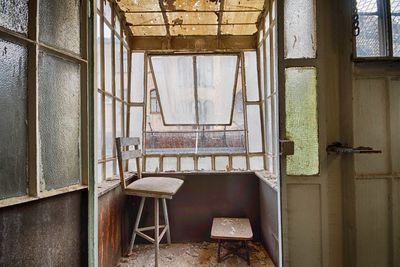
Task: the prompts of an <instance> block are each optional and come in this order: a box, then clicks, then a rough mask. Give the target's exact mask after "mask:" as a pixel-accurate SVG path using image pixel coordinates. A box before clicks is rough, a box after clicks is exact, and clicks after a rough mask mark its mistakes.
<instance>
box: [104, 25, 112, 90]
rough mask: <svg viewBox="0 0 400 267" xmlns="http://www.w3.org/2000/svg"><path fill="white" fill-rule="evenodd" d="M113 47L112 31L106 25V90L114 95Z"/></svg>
mask: <svg viewBox="0 0 400 267" xmlns="http://www.w3.org/2000/svg"><path fill="white" fill-rule="evenodd" d="M111 56H112V46H111V30H110V28H109V27H108V26H107V24H104V79H105V87H106V88H103V89H105V90H106V91H107V92H109V93H112V73H111V72H112V68H111V67H112V58H111Z"/></svg>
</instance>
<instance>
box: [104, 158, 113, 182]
mask: <svg viewBox="0 0 400 267" xmlns="http://www.w3.org/2000/svg"><path fill="white" fill-rule="evenodd" d="M113 175H114V161H108V162H107V163H106V178H111V177H112V176H113Z"/></svg>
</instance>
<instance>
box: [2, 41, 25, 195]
mask: <svg viewBox="0 0 400 267" xmlns="http://www.w3.org/2000/svg"><path fill="white" fill-rule="evenodd" d="M0 62H1V64H0V113H1V116H0V125H1V126H0V140H1V142H0V184H1V186H0V200H1V199H5V198H9V197H17V196H22V195H26V194H27V190H26V182H27V173H26V169H27V168H26V164H27V158H26V153H27V125H26V119H27V110H26V108H27V105H26V100H27V87H26V86H27V49H26V48H25V47H23V46H20V45H18V44H15V43H10V42H7V41H3V40H1V39H0Z"/></svg>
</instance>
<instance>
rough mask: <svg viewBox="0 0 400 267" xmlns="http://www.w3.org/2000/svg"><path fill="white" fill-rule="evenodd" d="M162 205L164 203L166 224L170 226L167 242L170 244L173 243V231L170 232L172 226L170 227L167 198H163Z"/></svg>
mask: <svg viewBox="0 0 400 267" xmlns="http://www.w3.org/2000/svg"><path fill="white" fill-rule="evenodd" d="M162 205H163V212H164V220H165V226H166V227H168V228H167V243H168V245H170V244H171V232H170V228H169V219H168V210H167V200H166V199H165V198H163V199H162Z"/></svg>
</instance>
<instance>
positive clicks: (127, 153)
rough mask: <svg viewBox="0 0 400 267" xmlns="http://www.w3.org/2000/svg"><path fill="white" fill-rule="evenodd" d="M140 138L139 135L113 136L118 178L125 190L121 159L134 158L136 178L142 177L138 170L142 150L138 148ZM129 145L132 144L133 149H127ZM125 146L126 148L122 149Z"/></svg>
mask: <svg viewBox="0 0 400 267" xmlns="http://www.w3.org/2000/svg"><path fill="white" fill-rule="evenodd" d="M139 144H140V139H139V137H117V138H115V145H116V147H117V157H118V167H119V178H120V181H121V186H122V188H123V189H124V190H125V188H126V184H125V177H124V166H123V161H124V160H129V159H136V170H137V176H138V178H139V179H140V178H142V172H141V170H140V158H141V157H142V152H141V151H140V149H139ZM130 146H134V148H135V149H134V150H129V147H130ZM124 147H126V148H127V149H126V150H125V149H122V148H124Z"/></svg>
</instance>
